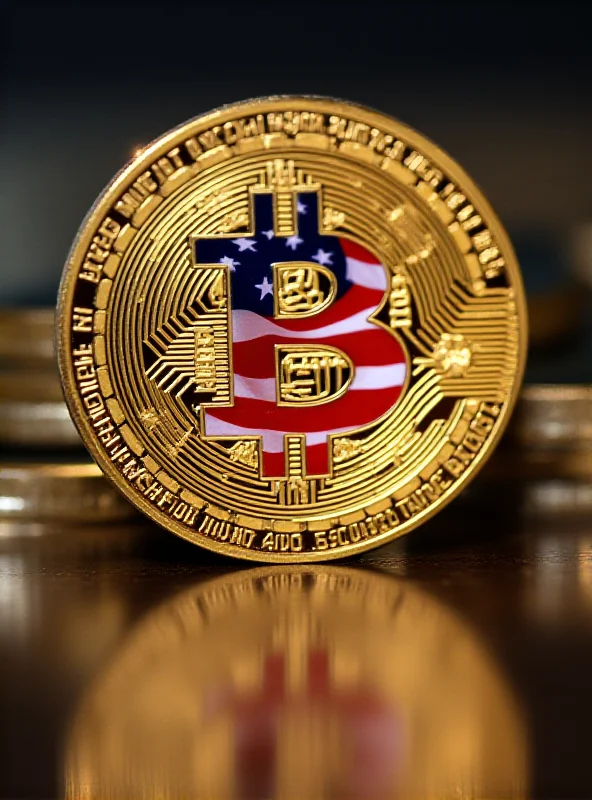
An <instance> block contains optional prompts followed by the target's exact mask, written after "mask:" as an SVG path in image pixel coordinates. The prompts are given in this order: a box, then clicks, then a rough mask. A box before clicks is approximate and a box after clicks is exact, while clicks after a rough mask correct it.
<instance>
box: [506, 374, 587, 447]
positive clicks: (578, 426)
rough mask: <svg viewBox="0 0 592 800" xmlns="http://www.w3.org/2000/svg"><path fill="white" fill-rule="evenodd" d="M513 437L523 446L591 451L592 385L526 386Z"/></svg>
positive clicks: (515, 418)
mask: <svg viewBox="0 0 592 800" xmlns="http://www.w3.org/2000/svg"><path fill="white" fill-rule="evenodd" d="M511 435H512V437H513V438H514V440H515V441H516V442H517V444H518V445H519V446H520V447H528V448H536V449H554V448H559V449H573V450H586V449H588V450H590V449H592V386H589V385H583V384H582V385H577V384H574V385H559V384H558V385H551V384H549V385H543V384H534V385H532V386H525V387H524V388H523V390H522V392H521V394H520V401H519V403H518V406H517V408H516V414H515V415H514V418H513V420H512V426H511Z"/></svg>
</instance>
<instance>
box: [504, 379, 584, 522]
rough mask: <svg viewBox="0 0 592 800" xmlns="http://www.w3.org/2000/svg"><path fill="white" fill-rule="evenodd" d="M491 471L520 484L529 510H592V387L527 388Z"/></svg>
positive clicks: (523, 392)
mask: <svg viewBox="0 0 592 800" xmlns="http://www.w3.org/2000/svg"><path fill="white" fill-rule="evenodd" d="M489 474H490V476H491V477H493V478H494V479H496V480H503V481H506V482H508V481H511V482H513V483H517V482H520V487H521V493H522V498H523V507H524V508H525V510H526V511H527V512H529V513H535V514H540V515H547V514H554V515H558V514H560V515H563V514H574V513H576V514H588V513H590V511H592V386H590V385H583V384H579V385H578V384H574V385H560V384H555V385H552V384H549V385H544V384H531V385H527V386H525V387H524V388H523V389H522V392H521V395H520V399H519V401H518V405H517V408H516V411H515V413H514V417H513V419H512V424H511V427H510V428H509V430H508V436H507V437H506V442H505V446H504V447H502V448H500V449H499V450H498V452H497V453H496V457H495V459H494V460H493V462H492V464H491V465H490V470H489Z"/></svg>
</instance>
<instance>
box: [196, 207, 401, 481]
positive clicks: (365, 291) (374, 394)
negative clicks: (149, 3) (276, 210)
mask: <svg viewBox="0 0 592 800" xmlns="http://www.w3.org/2000/svg"><path fill="white" fill-rule="evenodd" d="M272 204H273V198H272V195H271V194H255V195H254V213H255V225H256V227H255V233H254V234H253V235H248V236H247V235H244V236H241V235H240V234H239V235H237V236H236V238H223V237H212V238H201V237H200V238H199V239H198V240H196V241H195V254H194V255H195V263H196V265H199V264H200V263H201V264H217V263H221V264H226V265H227V266H228V268H229V274H230V284H231V291H230V294H231V313H232V352H233V370H234V377H233V380H234V406H233V407H230V408H229V407H221V406H209V407H207V408H206V409H205V414H204V420H205V431H204V432H205V434H206V436H212V437H218V436H229V437H238V438H241V437H252V436H260V437H261V438H262V455H263V464H262V475H263V476H264V477H282V476H283V475H284V471H285V466H284V464H285V462H284V436H285V435H287V434H305V436H306V455H305V461H306V474H307V475H309V476H310V475H315V476H316V475H319V476H320V475H327V474H330V466H331V465H330V462H329V439H328V437H329V435H331V434H347V433H350V432H352V431H353V430H354V429H356V428H360V427H362V426H365V425H368V424H370V423H373V422H375V421H377V420H378V419H379V418H380V417H382V416H383V415H384V414H385V413H386V412H387V411H389V409H391V408H392V407H393V405H394V404H395V403H396V402H397V399H398V398H399V395H400V393H401V391H402V387H403V385H404V383H405V377H406V373H407V368H408V367H407V360H406V357H405V353H404V351H403V348H402V345H401V344H400V343H399V341H398V339H397V338H395V336H394V335H392V334H390V333H389V332H388V331H385V330H384V328H382V327H381V326H379V325H376V323H374V322H370V321H369V317H370V315H371V314H373V313H375V311H376V310H377V308H378V306H379V305H380V303H381V302H382V300H383V298H384V294H385V292H386V290H387V270H386V269H385V267H384V266H383V265H382V264H381V263H380V262H379V261H378V260H377V259H376V258H375V257H374V256H373V255H372V253H370V252H369V251H368V250H366V249H365V248H364V247H362V246H360V245H359V244H357V243H355V242H353V241H351V240H349V239H346V238H344V237H341V236H333V235H327V234H321V233H319V207H318V195H317V193H316V192H302V193H299V194H298V195H297V233H296V234H295V235H292V236H276V235H275V233H274V222H273V205H272ZM289 261H308V262H312V263H316V264H319V265H322V266H324V267H325V268H326V269H329V270H330V271H331V272H332V273H333V275H334V276H335V279H336V294H335V298H334V300H333V302H332V303H331V305H330V306H328V307H327V308H326V309H324V310H322V311H320V312H319V313H318V314H316V315H314V316H310V317H305V318H302V319H284V318H275V317H274V302H273V300H274V294H273V292H274V286H273V268H272V264H274V263H278V262H289ZM279 344H299V345H302V344H308V345H310V346H311V347H314V346H317V345H329V346H332V347H335V348H338V349H339V350H341V351H343V352H344V353H345V354H347V355H348V356H349V357H350V359H351V360H352V362H353V364H354V376H353V380H352V382H351V384H350V385H349V388H348V390H347V391H346V392H345V393H344V394H342V395H341V396H339V397H337V398H335V399H332V400H330V401H329V402H325V403H323V404H322V405H317V406H312V407H285V406H278V405H277V402H276V363H275V350H274V346H275V345H279Z"/></svg>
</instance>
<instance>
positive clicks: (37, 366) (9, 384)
mask: <svg viewBox="0 0 592 800" xmlns="http://www.w3.org/2000/svg"><path fill="white" fill-rule="evenodd" d="M53 327H54V311H53V309H48V308H44V309H8V310H1V311H0V519H4V520H11V521H14V520H16V521H18V520H39V521H44V522H50V521H53V522H54V523H55V522H57V523H72V522H86V521H88V522H111V521H113V520H118V519H125V518H126V517H129V516H131V514H132V510H131V506H130V505H129V504H128V503H127V502H126V501H125V500H123V498H122V497H121V496H120V495H119V494H118V493H117V492H116V491H115V490H114V489H113V488H112V487H111V486H110V485H109V484H108V483H107V481H106V480H105V479H104V478H103V475H102V473H101V471H100V470H99V468H98V467H97V466H96V465H95V464H92V463H91V462H90V460H89V458H88V456H87V454H86V452H85V450H84V447H83V445H82V442H81V441H80V437H79V436H78V433H77V431H76V428H75V427H74V425H73V423H72V420H71V419H70V414H69V413H68V409H67V407H66V404H65V402H64V399H63V395H62V390H61V386H60V380H59V376H58V370H57V363H56V359H55V355H54V347H53Z"/></svg>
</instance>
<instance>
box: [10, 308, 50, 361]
mask: <svg viewBox="0 0 592 800" xmlns="http://www.w3.org/2000/svg"><path fill="white" fill-rule="evenodd" d="M54 327H55V311H54V309H53V308H1V309H0V363H1V364H2V365H11V366H13V367H17V368H19V369H22V368H23V367H37V366H41V367H46V368H49V369H51V368H52V367H53V366H54V364H55V352H54V343H53V340H54Z"/></svg>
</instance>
